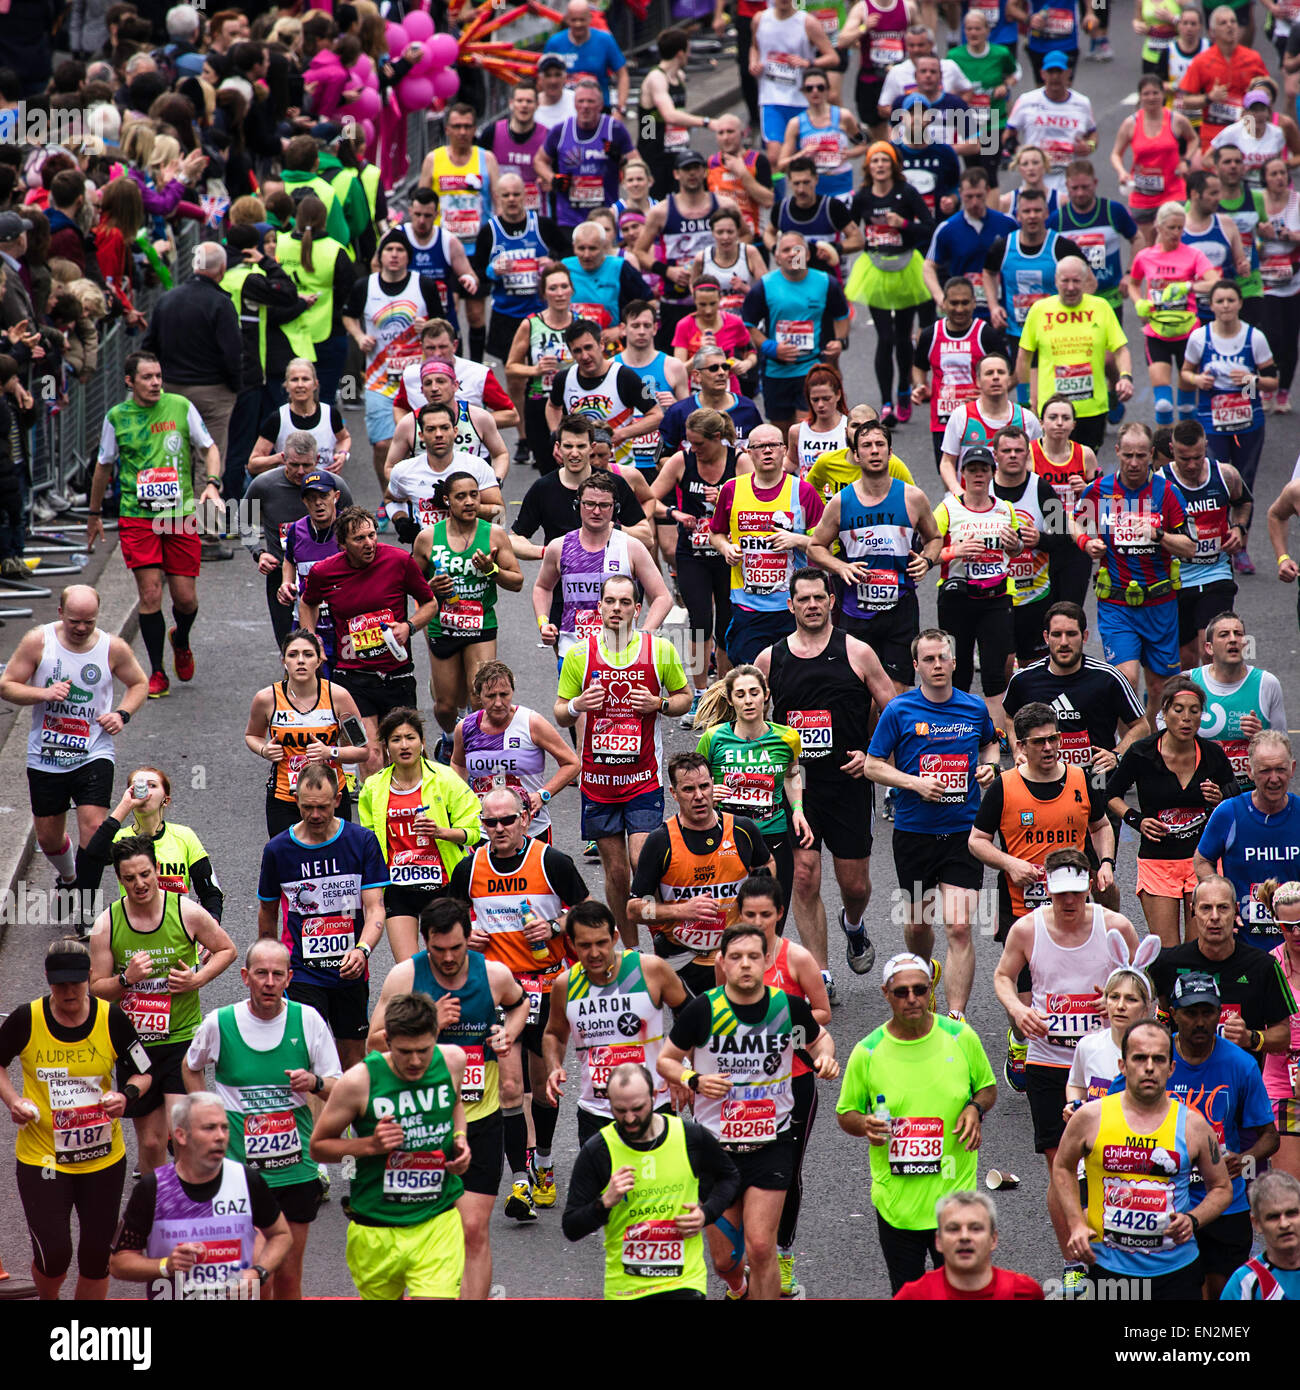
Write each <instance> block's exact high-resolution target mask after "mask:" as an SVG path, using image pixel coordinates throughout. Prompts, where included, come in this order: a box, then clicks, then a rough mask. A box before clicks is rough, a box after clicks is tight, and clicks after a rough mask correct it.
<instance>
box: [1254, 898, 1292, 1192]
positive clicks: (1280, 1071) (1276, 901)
mask: <svg viewBox="0 0 1300 1390" xmlns="http://www.w3.org/2000/svg"><path fill="white" fill-rule="evenodd" d="M1255 896H1256V897H1257V898H1258V899H1259V901H1260V902H1261V903H1262V904H1263V905H1264V907H1265V908H1267V909H1268V911H1269V912H1270V913H1272V915H1273V920H1274V921H1275V922H1276V923H1277V925H1278V929H1279V930H1280V931H1281V933H1282V942H1281V945H1278V946H1275V947H1274V948H1273V949H1272V950H1271V951H1270V952H1269V954H1270V955H1271V956H1272V957H1273V959H1274V960H1275V961H1277V963H1278V968H1279V970H1280V971H1281V972H1282V976H1283V978H1284V979H1285V980H1286V985H1287V991H1288V993H1289V996H1290V1000H1291V1011H1292V1012H1291V1037H1290V1041H1289V1043H1288V1046H1287V1050H1286V1051H1285V1052H1266V1053H1265V1054H1264V1089H1265V1090H1266V1091H1267V1092H1268V1098H1269V1100H1271V1101H1272V1102H1273V1108H1274V1111H1275V1115H1276V1119H1277V1132H1278V1134H1279V1135H1280V1136H1281V1143H1280V1145H1279V1146H1278V1151H1277V1153H1275V1154H1274V1155H1273V1157H1272V1158H1270V1159H1269V1163H1270V1164H1271V1165H1272V1166H1273V1167H1274V1168H1281V1169H1282V1170H1283V1171H1284V1172H1287V1173H1290V1174H1291V1176H1292V1177H1293V1178H1300V1011H1297V1010H1296V1003H1295V999H1296V992H1297V990H1300V883H1297V882H1296V881H1295V880H1294V879H1292V880H1291V881H1290V882H1288V883H1279V882H1278V881H1277V879H1275V878H1270V879H1268V880H1267V881H1266V882H1264V883H1261V884H1260V885H1259V887H1258V888H1256V889H1255Z"/></svg>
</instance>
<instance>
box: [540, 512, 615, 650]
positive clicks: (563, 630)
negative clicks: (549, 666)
mask: <svg viewBox="0 0 1300 1390" xmlns="http://www.w3.org/2000/svg"><path fill="white" fill-rule="evenodd" d="M611 574H626V575H631V574H632V561H631V559H630V558H629V556H628V548H627V535H626V533H624V532H623V531H619V530H614V531H611V532H610V533H609V540H608V541H606V542H605V546H604V548H603V549H602V550H588V549H587V548H586V546H584V545H583V543H582V532H581V530H576V531H570V532H569V533H568V534H567V535H566V536H565V537H564V539H563V540H562V541H561V542H560V598H561V603H562V607H561V610H560V640H559V643H558V648H557V649H558V653H559V655H560V656H564V654H565V653H566V652H567V651H568V650H569V648H570V647H572V646H575V645H576V644H577V643H578V642H585V641H586V640H587V639H588V638H591V637H598V636H599V635H600V630H601V622H600V609H599V607H598V605H599V603H600V586H601V585H602V584H603V583H604V582H605V580H606V579H608V578H609V576H610V575H611Z"/></svg>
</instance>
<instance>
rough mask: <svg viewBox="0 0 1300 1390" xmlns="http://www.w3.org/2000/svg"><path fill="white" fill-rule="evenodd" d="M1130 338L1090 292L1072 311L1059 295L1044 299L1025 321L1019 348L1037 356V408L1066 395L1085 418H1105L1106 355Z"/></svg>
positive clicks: (1077, 411) (1076, 412) (1111, 310)
mask: <svg viewBox="0 0 1300 1390" xmlns="http://www.w3.org/2000/svg"><path fill="white" fill-rule="evenodd" d="M1127 342H1128V339H1127V338H1126V337H1125V336H1124V330H1123V329H1122V328H1121V327H1120V326H1119V320H1118V319H1117V318H1116V317H1115V311H1114V309H1112V308H1111V307H1110V305H1109V304H1107V303H1106V301H1105V300H1104V299H1101V298H1100V297H1098V296H1097V295H1095V294H1085V295H1083V296H1082V298H1081V299H1080V300H1079V302H1078V304H1076V305H1075V306H1074V308H1073V309H1067V308H1066V307H1065V305H1063V304H1062V303H1061V297H1060V295H1056V294H1053V295H1049V296H1048V297H1047V298H1046V299H1040V300H1039V301H1038V302H1037V303H1036V304H1035V305H1034V306H1033V308H1031V309H1030V311H1029V316H1028V318H1026V319H1025V328H1024V332H1023V333H1022V334H1021V335H1020V346H1021V347H1022V348H1024V350H1025V351H1026V352H1030V353H1032V352H1037V353H1038V364H1037V365H1038V390H1037V395H1036V396H1035V398H1034V410H1035V412H1036V411H1037V410H1038V406H1039V402H1041V401H1045V400H1046V399H1047V398H1048V397H1049V396H1053V395H1061V396H1065V397H1066V398H1067V399H1068V400H1069V401H1070V402H1071V403H1072V404H1073V405H1074V410H1075V414H1076V415H1078V416H1079V417H1080V418H1081V419H1082V418H1085V417H1087V416H1091V415H1104V414H1105V413H1106V411H1107V410H1108V409H1109V408H1110V407H1109V402H1108V400H1107V392H1106V354H1107V353H1108V352H1118V351H1119V349H1120V348H1122V347H1123V346H1124V345H1125V344H1126V343H1127Z"/></svg>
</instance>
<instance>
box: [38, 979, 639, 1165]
mask: <svg viewBox="0 0 1300 1390" xmlns="http://www.w3.org/2000/svg"><path fill="white" fill-rule="evenodd" d="M27 1007H28V1008H29V1009H30V1010H31V1036H30V1037H29V1038H28V1041H27V1046H26V1047H25V1048H23V1050H22V1066H23V1099H24V1100H29V1101H31V1103H32V1104H33V1105H35V1106H36V1108H37V1109H38V1110H39V1111H40V1112H41V1113H40V1117H39V1118H38V1119H35V1120H29V1121H28V1122H27V1124H25V1125H21V1126H20V1127H19V1130H18V1141H17V1149H16V1153H17V1158H18V1162H19V1163H27V1164H31V1165H32V1166H33V1167H37V1168H44V1167H45V1165H46V1164H48V1163H49V1161H50V1155H51V1154H53V1155H54V1164H55V1172H56V1173H74V1174H75V1173H97V1172H99V1171H100V1169H101V1168H110V1167H112V1165H113V1164H114V1163H116V1162H117V1161H118V1160H119V1159H120V1158H121V1157H122V1155H123V1154H124V1153H125V1152H126V1150H125V1148H124V1147H123V1144H122V1126H121V1124H120V1123H119V1122H118V1121H117V1120H113V1119H110V1118H109V1117H108V1116H107V1115H106V1114H105V1113H104V1109H103V1105H102V1103H101V1102H102V1099H103V1095H104V1092H105V1090H107V1089H110V1088H111V1087H112V1084H113V1076H112V1066H113V1063H114V1061H116V1059H117V1054H116V1053H115V1052H114V1051H113V1040H112V1038H111V1037H110V1035H109V1031H108V1002H107V1001H106V1000H104V999H96V998H95V996H94V995H93V994H92V995H91V997H90V1012H91V1018H92V1019H93V1022H92V1023H91V1028H90V1032H89V1033H87V1034H86V1036H85V1037H84V1038H83V1039H82V1040H81V1041H80V1042H75V1043H70V1042H64V1041H63V1039H62V1038H56V1037H55V1036H54V1035H53V1033H51V1032H50V1029H49V1027H48V1026H47V1024H46V1022H45V1007H44V1002H43V1001H42V1000H40V999H37V1000H34V1001H33V1002H32V1003H31V1004H29V1005H28V1006H27ZM653 1065H654V1064H653V1063H651V1066H653ZM128 1070H130V1071H134V1070H135V1068H134V1067H133V1066H129V1067H128Z"/></svg>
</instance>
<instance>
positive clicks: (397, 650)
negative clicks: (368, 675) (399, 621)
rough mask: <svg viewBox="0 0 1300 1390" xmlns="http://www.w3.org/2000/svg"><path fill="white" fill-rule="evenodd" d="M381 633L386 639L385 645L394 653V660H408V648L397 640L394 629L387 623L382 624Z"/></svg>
mask: <svg viewBox="0 0 1300 1390" xmlns="http://www.w3.org/2000/svg"><path fill="white" fill-rule="evenodd" d="M379 635H380V636H381V637H382V638H383V639H384V646H386V647H387V648H388V650H389V651H390V652H391V653H392V656H393V660H394V661H405V660H406V655H407V653H406V648H405V647H404V646H402V644H401V643H400V642H399V641H398V640H397V638H396V636H395V635H394V633H393V629H392V628H391V627H389V626H388V624H387V623H383V624H382V625H381V626H380V629H379Z"/></svg>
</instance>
